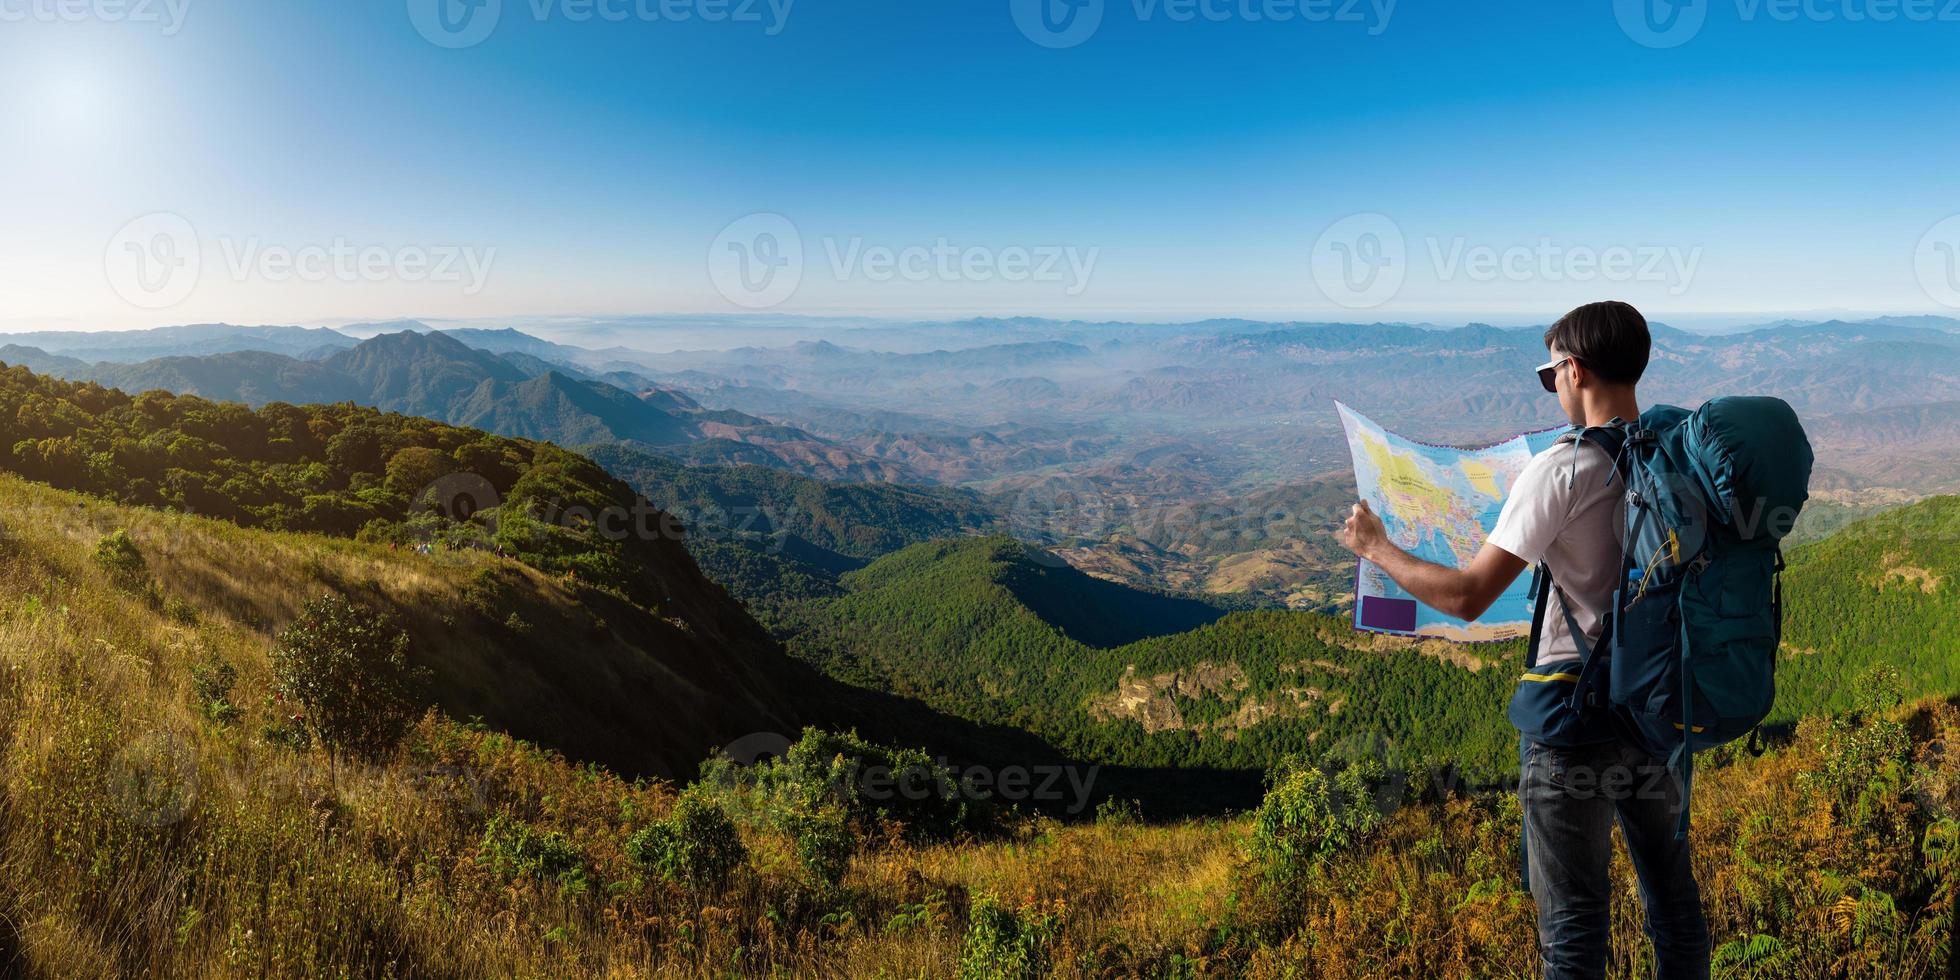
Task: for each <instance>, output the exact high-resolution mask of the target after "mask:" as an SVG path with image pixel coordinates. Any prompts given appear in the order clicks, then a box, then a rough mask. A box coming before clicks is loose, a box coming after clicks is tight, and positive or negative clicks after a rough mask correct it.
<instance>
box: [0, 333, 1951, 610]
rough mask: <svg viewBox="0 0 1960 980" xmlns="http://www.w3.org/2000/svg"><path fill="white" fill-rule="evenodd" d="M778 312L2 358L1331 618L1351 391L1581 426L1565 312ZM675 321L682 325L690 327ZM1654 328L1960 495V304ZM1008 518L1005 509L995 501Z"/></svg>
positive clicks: (1895, 482) (1490, 421)
mask: <svg viewBox="0 0 1960 980" xmlns="http://www.w3.org/2000/svg"><path fill="white" fill-rule="evenodd" d="M661 322H662V323H667V321H661ZM675 322H679V321H675ZM758 322H760V323H762V324H763V325H764V326H766V328H767V331H765V332H768V333H769V334H770V335H771V336H779V337H796V336H798V332H799V331H801V332H802V333H804V334H811V335H813V336H810V337H808V339H797V340H790V341H789V342H786V343H783V344H781V345H777V346H746V347H735V348H733V349H728V350H709V349H692V350H681V351H673V352H668V353H653V352H649V351H647V350H643V349H636V348H635V347H633V346H630V344H631V343H633V342H635V340H634V338H635V334H634V333H633V331H632V330H629V329H627V327H626V325H624V324H625V321H620V322H617V323H613V322H608V323H607V324H605V325H604V328H603V329H601V328H600V327H599V326H594V325H588V326H591V329H587V328H586V327H579V326H577V324H576V323H574V324H573V326H572V327H565V328H564V329H565V330H566V331H567V332H563V333H555V334H553V335H552V336H553V337H557V338H561V339H546V338H544V337H540V336H537V335H534V334H532V333H527V332H524V331H521V330H518V329H513V328H510V327H499V328H495V329H489V328H479V327H474V326H465V327H461V328H457V329H446V330H437V329H434V328H432V327H431V326H430V325H429V324H427V323H424V322H421V321H387V322H381V323H371V324H353V325H348V326H346V327H343V328H341V330H340V331H327V330H318V329H304V328H299V327H227V326H224V325H204V326H192V327H172V328H164V329H161V330H155V331H133V332H125V333H118V334H84V333H67V334H55V333H43V334H35V335H14V336H10V337H0V340H6V341H10V342H11V343H10V344H9V345H8V346H6V347H0V361H6V362H8V363H18V364H25V365H27V366H29V367H32V368H34V369H35V370H39V371H43V372H46V373H50V374H54V375H58V376H61V377H66V378H77V379H90V380H95V381H98V382H100V383H102V384H105V385H112V386H116V387H120V388H124V389H125V390H143V389H147V388H162V389H166V390H171V391H178V392H188V393H196V394H200V395H204V396H206V397H211V398H221V399H237V400H241V401H245V402H248V403H252V404H262V403H265V402H268V401H275V400H279V401H289V402H313V401H341V400H345V401H353V402H356V403H359V404H366V405H374V406H377V407H381V408H385V409H388V410H392V411H400V412H404V413H410V414H419V415H425V416H428V417H431V418H436V419H440V420H443V421H447V422H452V423H456V424H464V425H471V426H477V427H482V428H485V429H487V430H490V431H494V432H499V433H503V434H508V435H516V436H523V437H527V438H537V439H546V440H551V441H554V442H559V443H560V444H563V445H568V446H587V447H598V446H613V447H625V448H626V449H627V450H629V454H628V455H615V456H613V457H610V459H611V461H612V465H616V466H619V467H621V468H622V472H623V473H626V474H634V475H638V476H641V477H645V476H646V475H647V474H657V477H654V478H648V479H640V480H638V481H636V482H638V483H639V485H641V486H642V487H643V489H649V490H652V489H653V488H654V487H655V486H656V480H657V481H660V482H666V481H670V480H671V479H672V473H671V471H669V470H666V469H664V468H663V467H665V466H667V465H668V464H665V463H663V464H660V465H658V466H648V465H645V459H644V458H643V457H645V456H646V455H647V454H648V453H651V454H653V455H654V456H657V457H662V458H664V459H666V460H671V461H674V462H677V463H679V464H684V465H685V466H688V467H694V468H697V469H699V470H700V478H699V479H698V480H697V481H695V482H696V484H699V483H700V482H701V481H706V480H709V478H710V476H711V475H712V477H713V478H714V479H722V478H727V479H729V480H731V481H732V482H731V483H730V485H729V486H728V487H727V488H724V489H726V490H727V491H728V492H727V493H722V492H720V491H717V492H715V493H703V494H699V495H697V496H698V499H700V500H712V499H724V498H725V499H735V498H737V497H740V495H741V494H742V493H745V492H747V490H746V489H743V487H742V485H743V484H744V483H745V482H746V481H747V478H746V477H737V476H736V475H734V471H732V470H730V469H729V468H731V467H734V468H740V467H745V466H755V467H764V468H767V469H770V470H776V471H780V472H783V473H788V474H795V475H797V476H799V477H805V478H815V479H818V480H822V481H830V482H841V483H852V484H871V485H877V484H901V485H904V486H903V487H901V488H900V491H901V493H900V495H901V496H902V495H903V494H906V493H912V492H913V491H911V490H908V489H905V488H906V487H915V486H916V487H921V488H923V487H929V486H936V487H937V488H939V489H956V490H959V491H963V492H965V493H966V494H967V497H966V498H965V502H964V503H960V504H958V505H956V506H955V507H953V508H952V510H953V512H959V513H963V514H964V515H965V516H964V517H962V519H961V520H958V521H952V522H950V524H949V525H947V526H950V525H951V524H957V525H960V526H963V527H966V528H967V529H969V530H991V531H1005V532H1007V533H1011V534H1013V535H1015V536H1017V537H1019V538H1021V539H1023V540H1027V541H1030V542H1033V543H1036V544H1039V545H1042V546H1044V547H1049V548H1052V549H1054V550H1055V551H1056V552H1057V553H1059V554H1062V555H1065V556H1067V558H1068V560H1069V561H1071V562H1073V563H1075V564H1076V565H1077V566H1078V567H1082V568H1086V569H1091V570H1093V571H1095V572H1096V573H1097V574H1100V575H1105V576H1108V577H1111V578H1115V579H1119V580H1122V581H1127V582H1132V583H1136V584H1154V585H1166V584H1168V585H1172V586H1175V587H1178V588H1189V589H1200V590H1210V591H1223V592H1241V591H1250V592H1254V593H1256V594H1258V595H1261V596H1263V597H1266V598H1269V599H1278V600H1282V601H1285V602H1288V603H1292V604H1294V605H1297V606H1299V607H1302V608H1311V609H1338V608H1340V604H1341V603H1342V602H1343V601H1345V591H1346V587H1345V585H1343V583H1342V580H1343V579H1345V578H1346V577H1347V572H1346V571H1345V569H1346V562H1347V559H1346V556H1345V555H1343V554H1340V553H1339V552H1338V550H1337V549H1335V548H1333V546H1331V544H1329V542H1328V540H1327V539H1326V536H1325V535H1326V528H1327V526H1328V525H1329V523H1330V522H1329V520H1328V519H1326V518H1327V515H1326V514H1325V513H1323V511H1325V510H1327V508H1328V507H1329V506H1331V504H1332V503H1333V502H1338V501H1340V500H1342V499H1344V498H1345V497H1346V496H1348V495H1349V493H1350V492H1351V482H1349V481H1350V480H1351V478H1350V477H1348V476H1347V475H1346V470H1347V468H1348V465H1349V461H1348V452H1347V446H1346V442H1345V439H1344V437H1343V436H1342V434H1341V431H1340V428H1339V426H1338V423H1337V421H1336V419H1335V417H1334V413H1333V412H1332V409H1331V401H1332V400H1333V399H1335V398H1340V399H1342V400H1345V401H1348V402H1349V403H1350V404H1353V405H1355V406H1356V407H1357V408H1358V409H1360V410H1362V411H1364V412H1367V413H1369V414H1370V415H1371V416H1374V417H1376V418H1378V419H1379V420H1381V421H1382V422H1383V423H1384V424H1386V425H1388V426H1390V427H1391V428H1394V429H1396V430H1397V431H1399V432H1402V433H1404V434H1406V435H1408V436H1410V437H1412V438H1417V439H1421V440H1424V441H1428V442H1437V443H1455V444H1476V443H1484V442H1489V441H1493V440H1495V439H1498V438H1501V437H1505V436H1509V435H1511V434H1515V433H1516V432H1518V431H1522V430H1525V429H1532V428H1540V427H1545V426H1551V425H1557V424H1560V423H1561V422H1562V421H1563V420H1562V419H1561V418H1560V417H1559V415H1558V411H1557V406H1556V402H1555V400H1554V399H1552V398H1551V397H1550V396H1547V395H1546V394H1544V393H1543V392H1542V391H1540V390H1538V388H1537V385H1536V382H1535V378H1533V377H1532V375H1531V368H1532V367H1533V366H1535V365H1536V364H1538V363H1539V362H1540V361H1542V359H1543V356H1544V350H1543V344H1542V342H1541V339H1540V334H1541V331H1540V330H1539V329H1537V328H1499V327H1494V326H1489V325H1482V324H1470V325H1466V326H1460V327H1440V326H1437V325H1433V324H1404V323H1373V324H1355V323H1263V322H1258V321H1252V320H1235V319H1227V320H1211V321H1202V322H1197V323H1153V324H1141V323H1089V322H1073V321H1054V320H1041V319H1035V318H1013V319H973V320H962V321H955V322H951V323H935V324H909V325H908V324H890V323H886V324H879V323H872V322H859V321H812V320H808V319H799V318H793V317H791V318H785V317H765V318H761V320H760V321H758ZM745 323H748V321H743V320H739V319H736V320H729V319H726V318H721V319H716V318H700V319H698V322H697V320H686V321H685V324H684V325H685V326H686V328H687V330H688V331H690V332H688V333H686V334H685V335H686V336H688V337H690V338H694V337H697V336H700V335H703V334H707V335H714V334H720V335H724V336H738V335H742V331H743V329H744V327H743V324H745ZM669 325H671V324H669ZM550 326H552V327H554V328H560V327H563V326H564V325H562V324H556V323H554V324H551V325H550ZM636 329H637V328H636ZM648 329H650V330H653V331H654V332H653V333H651V334H649V336H650V337H652V338H655V339H657V338H659V337H676V336H681V334H672V333H660V332H659V330H661V329H664V328H663V327H658V326H654V327H649V328H648ZM1653 331H1654V336H1655V353H1654V361H1653V365H1652V367H1650V369H1649V372H1648V376H1647V378H1646V379H1645V381H1644V382H1643V387H1642V393H1643V398H1644V400H1646V401H1647V402H1649V403H1653V402H1673V403H1676V404H1689V405H1692V404H1695V403H1698V402H1700V401H1702V400H1704V399H1706V398H1709V397H1712V396H1715V395H1719V394H1729V393H1766V394H1775V395H1778V396H1780V397H1783V398H1785V399H1787V400H1788V401H1790V402H1791V403H1792V404H1793V405H1794V406H1795V407H1796V408H1797V410H1798V412H1799V413H1800V414H1801V416H1802V417H1803V419H1804V422H1805V424H1806V427H1807V428H1808V430H1809V432H1810V435H1811V439H1812V442H1813V444H1814V445H1815V447H1816V450H1817V453H1818V460H1819V465H1818V469H1817V475H1816V477H1815V481H1814V489H1816V490H1817V491H1819V492H1820V493H1821V492H1825V491H1829V492H1831V493H1833V494H1838V495H1841V496H1842V497H1843V499H1844V501H1845V503H1843V504H1842V505H1839V504H1835V503H1834V504H1833V505H1832V507H1833V510H1832V511H1831V514H1832V516H1831V521H1833V522H1835V521H1838V520H1841V519H1843V518H1845V517H1848V516H1854V515H1860V514H1864V513H1868V512H1870V510H1871V509H1872V508H1874V507H1880V506H1892V505H1896V503H1898V502H1902V501H1909V500H1912V499H1916V498H1918V497H1921V496H1925V495H1927V494H1932V493H1941V492H1952V491H1955V490H1960V321H1956V320H1953V319H1949V318H1942V317H1884V318H1877V319H1870V320H1861V321H1836V320H1830V321H1787V322H1778V323H1775V324H1770V325H1765V326H1762V327H1758V328H1753V329H1746V330H1739V331H1735V332H1730V333H1723V334H1707V333H1691V332H1687V331H1682V330H1676V329H1673V328H1670V327H1668V326H1665V325H1663V324H1655V325H1654V328H1653ZM348 334H357V335H362V336H367V338H368V339H366V340H361V341H356V340H355V339H354V338H353V337H351V336H348ZM565 337H573V338H576V339H579V340H582V341H589V342H594V343H599V342H604V343H608V344H610V345H609V346H580V345H575V344H570V343H564V342H562V338H565ZM28 340H38V341H40V342H42V343H44V344H46V345H47V346H45V347H29V346H27V345H26V344H25V343H24V342H25V341H28ZM647 342H649V343H651V342H653V341H652V340H649V341H647ZM873 345H875V347H876V349H874V346H873ZM159 351H162V352H165V356H150V357H139V356H137V355H145V354H152V353H155V352H159ZM595 451H596V450H595ZM632 454H637V455H632ZM629 455H630V456H631V458H629ZM779 489H781V488H779ZM797 492H798V493H803V492H806V491H797ZM825 492H826V493H828V492H829V491H825ZM650 495H657V494H650ZM675 502H676V503H678V501H675ZM1334 509H1336V510H1338V507H1336V508H1334ZM980 512H984V514H985V519H984V520H982V519H973V520H967V519H966V518H968V517H972V516H973V515H974V514H978V513H980ZM852 513H854V514H855V515H856V516H854V517H851V518H849V519H848V520H847V521H845V523H844V524H843V525H839V526H840V527H841V526H846V525H848V533H839V532H826V531H820V530H819V529H817V528H814V527H811V528H804V529H802V531H810V532H812V536H810V537H805V538H803V540H804V541H805V542H806V543H808V544H810V545H812V546H813V547H817V548H821V549H825V550H829V549H830V547H831V545H829V544H825V543H823V542H824V541H825V540H827V539H834V538H839V537H849V538H851V539H852V540H857V541H877V542H880V544H879V548H889V547H897V546H900V545H902V544H905V543H910V542H911V541H912V540H914V539H913V538H912V537H910V536H909V535H910V534H911V533H912V530H911V529H912V528H914V527H915V526H924V525H932V526H935V527H939V526H940V524H939V519H938V518H937V517H934V518H932V519H929V520H926V521H924V522H923V525H916V524H915V523H914V522H915V519H916V518H917V517H918V514H916V513H913V512H911V511H909V510H907V508H906V507H905V506H899V507H897V508H896V509H893V510H889V511H881V510H878V509H876V508H872V509H868V510H862V511H853V512H852ZM859 520H861V521H862V522H863V523H856V524H853V523H851V522H853V521H859ZM1818 526H1820V527H1821V526H1822V525H1818ZM941 529H942V530H943V529H944V527H941ZM778 530H779V531H780V530H783V529H781V528H779V529H778ZM802 531H798V530H791V531H789V532H788V533H793V534H798V535H799V536H801V534H802ZM859 552H860V553H859V554H857V555H855V557H858V558H872V557H876V554H874V553H869V552H864V551H863V549H859ZM836 553H838V554H843V553H844V552H842V551H838V552H836ZM743 560H744V561H745V562H746V561H747V559H743Z"/></svg>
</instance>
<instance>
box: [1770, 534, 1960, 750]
mask: <svg viewBox="0 0 1960 980" xmlns="http://www.w3.org/2000/svg"><path fill="white" fill-rule="evenodd" d="M1789 565H1790V567H1789V571H1787V572H1786V573H1785V574H1784V579H1783V593H1784V600H1785V610H1786V611H1785V613H1784V620H1783V660H1782V662H1781V665H1780V667H1779V670H1778V674H1777V696H1776V715H1775V717H1776V718H1777V719H1778V720H1783V721H1793V720H1795V719H1798V718H1802V717H1806V716H1810V715H1816V714H1822V713H1825V712H1829V711H1842V710H1844V709H1846V708H1849V707H1850V706H1852V705H1853V704H1855V703H1856V701H1857V698H1858V697H1859V694H1860V691H1859V684H1858V682H1859V680H1860V678H1861V677H1863V676H1864V675H1865V674H1866V673H1867V672H1868V671H1870V670H1871V669H1872V668H1874V667H1883V668H1888V669H1893V670H1897V671H1898V672H1899V675H1900V678H1901V680H1903V681H1904V683H1905V685H1906V689H1907V690H1908V692H1910V693H1914V694H1919V693H1926V694H1951V693H1954V692H1960V497H1934V498H1931V499H1929V500H1922V501H1920V502H1918V503H1916V504H1911V505H1908V506H1905V507H1900V508H1897V509H1894V510H1889V511H1886V512H1884V513H1881V514H1878V515H1876V516H1873V517H1868V518H1866V519H1864V520H1862V521H1858V522H1857V523H1854V524H1851V525H1849V526H1847V527H1845V528H1844V529H1843V530H1841V531H1839V532H1838V533H1836V534H1834V535H1831V536H1830V537H1828V538H1825V539H1824V540H1822V541H1818V542H1816V543H1814V544H1808V545H1804V546H1802V547H1799V548H1797V549H1795V550H1794V551H1793V552H1791V554H1790V556H1789Z"/></svg>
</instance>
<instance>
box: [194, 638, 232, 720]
mask: <svg viewBox="0 0 1960 980" xmlns="http://www.w3.org/2000/svg"><path fill="white" fill-rule="evenodd" d="M237 683H238V668H236V667H233V666H232V665H231V663H230V662H229V661H227V660H225V659H224V658H223V657H220V656H218V655H217V654H215V653H213V654H209V655H207V656H206V657H205V658H204V659H203V660H202V661H201V662H199V663H197V664H195V665H193V666H192V667H191V690H192V691H193V692H195V693H196V695H197V706H198V708H199V710H201V711H203V712H204V717H206V718H209V719H211V720H212V721H215V722H217V723H218V724H220V725H228V724H231V723H232V722H233V721H236V720H237V719H238V706H237V705H235V704H233V703H232V702H231V689H232V687H233V685H235V684H237Z"/></svg>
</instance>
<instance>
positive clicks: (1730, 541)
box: [1512, 397, 1813, 837]
mask: <svg viewBox="0 0 1960 980" xmlns="http://www.w3.org/2000/svg"><path fill="white" fill-rule="evenodd" d="M1578 437H1579V438H1581V439H1584V440H1586V441H1588V442H1592V443H1594V444H1595V445H1598V446H1599V447H1600V448H1601V449H1604V450H1605V451H1606V452H1607V453H1608V455H1610V456H1611V457H1613V459H1614V460H1615V466H1614V468H1613V470H1612V475H1611V476H1609V477H1608V478H1609V479H1618V480H1620V481H1621V482H1622V484H1623V487H1624V492H1625V496H1626V504H1627V506H1626V522H1625V525H1624V526H1623V528H1622V537H1621V554H1622V561H1621V567H1622V570H1623V574H1622V576H1621V579H1620V585H1619V587H1618V588H1617V589H1616V590H1615V592H1614V595H1613V605H1612V608H1611V610H1610V611H1609V612H1608V615H1607V617H1606V619H1605V622H1604V626H1603V629H1602V631H1601V634H1600V636H1599V638H1598V639H1597V640H1596V641H1594V642H1593V643H1592V649H1590V650H1588V649H1586V646H1587V644H1586V642H1585V635H1586V634H1585V633H1584V632H1583V631H1581V630H1580V629H1579V628H1578V623H1577V622H1575V621H1573V620H1572V618H1571V613H1570V611H1569V610H1568V611H1567V613H1566V617H1567V620H1566V625H1567V627H1568V628H1569V629H1570V630H1571V632H1572V635H1573V636H1575V637H1579V638H1580V644H1579V645H1580V653H1581V660H1580V663H1581V666H1580V668H1579V671H1578V673H1577V675H1576V676H1573V677H1572V678H1571V680H1570V683H1569V687H1568V686H1567V685H1566V684H1557V685H1545V684H1530V683H1526V684H1520V685H1519V688H1520V692H1519V695H1518V698H1517V699H1516V700H1514V701H1513V703H1512V718H1513V720H1514V721H1519V722H1521V723H1520V725H1519V727H1520V729H1521V730H1523V731H1524V732H1525V733H1526V735H1527V736H1531V737H1537V738H1539V740H1541V741H1548V742H1550V743H1552V744H1559V743H1560V742H1564V743H1566V744H1583V743H1585V742H1588V741H1600V740H1604V739H1605V738H1612V737H1620V738H1626V739H1629V740H1631V741H1632V742H1633V744H1635V745H1636V746H1638V747H1639V748H1641V749H1642V750H1644V751H1646V752H1648V753H1649V754H1651V755H1653V756H1655V757H1656V758H1662V759H1666V760H1667V764H1668V767H1669V768H1670V769H1672V770H1674V771H1675V772H1676V773H1677V774H1678V776H1679V778H1680V780H1681V792H1682V800H1681V821H1680V825H1679V826H1678V828H1677V835H1678V836H1683V837H1685V836H1686V834H1687V831H1688V810H1689V807H1688V800H1689V796H1690V794H1691V791H1692V787H1693V780H1694V754H1695V753H1696V752H1697V751H1700V750H1702V749H1707V748H1712V747H1714V746H1717V745H1722V744H1725V743H1728V742H1732V741H1734V740H1736V739H1738V738H1741V737H1743V736H1745V735H1748V736H1750V747H1751V750H1752V751H1760V750H1759V749H1757V748H1756V739H1755V731H1756V728H1757V726H1758V725H1759V724H1761V723H1762V720H1763V719H1764V718H1765V717H1767V716H1768V715H1769V712H1770V707H1771V705H1772V704H1774V702H1775V700H1776V651H1777V647H1778V646H1779V645H1780V644H1781V642H1782V631H1783V587H1782V577H1781V573H1782V571H1783V552H1782V548H1781V542H1782V540H1783V537H1784V535H1786V534H1788V533H1789V532H1790V529H1791V527H1792V526H1793V525H1794V524H1795V523H1796V519H1797V514H1798V512H1799V511H1800V510H1801V509H1802V508H1803V504H1804V501H1805V500H1806V499H1808V498H1809V485H1810V470H1811V464H1812V462H1813V457H1812V454H1811V449H1810V441H1809V439H1808V438H1806V437H1805V435H1804V431H1803V426H1802V424H1801V423H1799V422H1798V421H1797V414H1796V412H1795V411H1793V410H1792V409H1791V408H1790V406H1789V405H1788V404H1787V403H1785V402H1783V401H1782V400H1781V399H1777V398H1764V397H1727V398H1717V399H1715V400H1713V401H1710V402H1708V403H1706V404H1704V405H1702V406H1701V407H1700V408H1698V409H1696V410H1694V411H1692V412H1690V411H1687V410H1685V409H1681V408H1676V407H1674V406H1672V405H1661V406H1657V407H1655V408H1651V409H1648V410H1647V411H1645V412H1642V413H1641V415H1640V418H1639V420H1638V421H1636V422H1632V423H1626V422H1620V421H1618V420H1615V423H1614V424H1612V425H1608V426H1598V427H1593V428H1588V429H1583V430H1580V431H1579V432H1578ZM1552 588H1553V585H1552V581H1551V576H1550V575H1549V574H1547V570H1546V569H1545V568H1544V566H1543V565H1540V566H1539V569H1538V572H1537V577H1536V581H1535V586H1534V592H1535V595H1536V597H1537V598H1536V602H1535V605H1534V617H1535V618H1534V621H1533V624H1532V639H1531V649H1530V652H1529V653H1528V654H1527V665H1528V668H1529V665H1532V664H1535V663H1536V661H1537V650H1538V636H1539V634H1540V633H1541V632H1542V630H1541V626H1542V618H1543V616H1544V610H1545V607H1546V605H1547V603H1546V597H1547V595H1548V594H1549V592H1550V590H1551V589H1552ZM1534 676H1535V675H1533V674H1531V673H1527V674H1526V678H1527V680H1529V679H1531V678H1533V677H1534ZM1562 676H1563V675H1562ZM1568 692H1569V693H1568ZM1534 699H1535V703H1534ZM1521 702H1522V707H1521Z"/></svg>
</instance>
